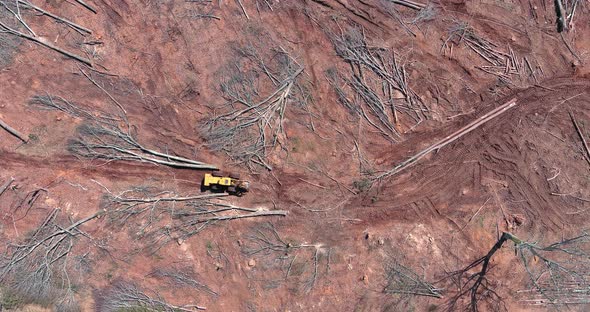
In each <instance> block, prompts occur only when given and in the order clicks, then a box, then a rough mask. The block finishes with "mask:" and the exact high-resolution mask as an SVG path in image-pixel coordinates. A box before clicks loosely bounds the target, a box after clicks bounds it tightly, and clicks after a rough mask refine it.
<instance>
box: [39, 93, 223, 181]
mask: <svg viewBox="0 0 590 312" xmlns="http://www.w3.org/2000/svg"><path fill="white" fill-rule="evenodd" d="M29 103H30V104H31V105H33V106H35V107H39V108H42V109H48V110H60V111H62V112H64V113H67V114H69V115H71V116H73V117H78V118H83V119H84V120H85V123H83V124H82V125H81V126H79V127H78V130H77V133H78V135H77V138H75V139H72V140H70V142H69V144H68V149H69V151H70V152H71V153H73V154H74V155H77V156H81V157H85V158H89V159H97V160H104V161H107V162H111V161H139V162H149V163H153V164H156V165H165V166H170V167H175V168H187V169H213V170H215V169H217V167H215V166H213V165H209V164H206V163H203V162H200V161H196V160H192V159H188V158H185V157H180V156H176V155H173V154H171V153H162V152H159V151H157V150H154V149H151V148H148V147H146V146H145V145H143V144H142V143H140V142H139V141H138V140H137V139H136V135H134V134H133V133H132V131H131V126H130V125H129V124H128V123H127V121H126V119H124V120H121V119H120V118H114V117H111V116H110V115H108V114H105V113H102V112H98V111H96V112H94V111H90V110H88V109H85V108H83V107H81V106H80V105H77V104H74V103H71V102H69V101H67V100H65V99H63V98H61V97H59V96H52V95H41V96H39V95H38V96H34V97H33V98H32V99H31V100H30V102H29ZM121 124H122V125H123V126H120V125H121Z"/></svg>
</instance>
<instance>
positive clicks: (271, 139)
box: [202, 44, 310, 170]
mask: <svg viewBox="0 0 590 312" xmlns="http://www.w3.org/2000/svg"><path fill="white" fill-rule="evenodd" d="M232 57H233V60H232V61H231V62H229V63H228V64H226V65H225V66H224V67H223V68H222V69H221V70H220V72H219V73H218V75H219V76H220V80H221V81H220V87H219V90H220V92H221V94H222V96H223V98H224V99H225V101H226V102H225V104H223V105H222V106H221V107H219V108H215V109H214V113H213V115H212V116H211V117H210V118H209V120H208V121H207V122H206V123H205V125H204V127H203V130H202V133H203V135H204V137H205V139H206V140H207V142H208V145H209V147H211V148H212V149H213V150H215V151H222V152H224V153H226V154H227V155H228V156H229V157H230V158H232V159H233V160H234V161H236V162H237V163H240V164H244V165H246V166H248V167H249V168H250V169H252V170H253V169H254V168H255V166H262V167H264V168H266V169H268V170H272V167H271V165H270V164H269V163H268V161H267V157H268V155H269V154H270V153H271V152H272V151H273V150H274V149H275V148H276V147H277V146H278V145H284V144H285V143H286V142H285V131H284V120H285V115H286V114H287V112H288V111H290V110H294V109H299V110H301V111H308V107H307V105H308V102H309V101H310V95H309V91H308V89H307V87H306V84H305V83H304V82H302V81H303V79H302V78H301V76H302V73H303V71H304V66H303V65H302V64H300V63H298V62H297V60H296V59H295V58H293V57H292V56H291V55H290V53H289V52H287V51H286V50H284V49H282V48H280V47H279V46H278V45H277V46H273V45H271V46H270V48H269V47H268V46H259V45H255V44H248V45H245V46H237V47H234V48H233V56H232Z"/></svg>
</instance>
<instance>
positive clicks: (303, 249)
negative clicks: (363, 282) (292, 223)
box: [242, 223, 331, 292]
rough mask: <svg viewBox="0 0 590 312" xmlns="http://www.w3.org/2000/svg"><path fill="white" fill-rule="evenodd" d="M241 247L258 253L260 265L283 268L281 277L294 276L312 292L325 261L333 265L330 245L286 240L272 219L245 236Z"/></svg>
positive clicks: (246, 252)
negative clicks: (271, 221)
mask: <svg viewBox="0 0 590 312" xmlns="http://www.w3.org/2000/svg"><path fill="white" fill-rule="evenodd" d="M246 239H247V241H246V242H245V243H244V245H243V246H242V247H243V248H242V251H243V253H244V254H245V255H247V256H251V257H252V256H256V257H258V259H260V260H261V263H262V264H261V266H266V267H268V268H274V267H276V266H278V267H279V268H280V270H281V271H282V276H281V277H280V278H279V280H281V281H283V282H287V281H290V280H292V279H295V280H296V281H297V283H298V284H299V285H301V286H302V289H303V290H304V291H306V292H309V291H310V290H311V289H312V288H313V287H314V286H315V285H316V284H317V281H318V279H319V278H320V275H323V274H324V273H323V272H321V271H323V269H321V268H320V266H321V265H322V264H321V263H322V262H324V263H325V265H326V273H327V271H329V266H330V252H331V249H330V248H327V247H326V246H323V245H322V244H319V243H317V244H307V243H296V242H293V241H287V240H285V239H284V238H283V237H281V235H280V234H279V233H278V232H277V230H276V229H275V227H274V226H273V225H272V223H263V224H261V225H259V226H257V227H256V228H255V229H254V231H253V232H252V233H251V234H249V235H248V236H247V237H246Z"/></svg>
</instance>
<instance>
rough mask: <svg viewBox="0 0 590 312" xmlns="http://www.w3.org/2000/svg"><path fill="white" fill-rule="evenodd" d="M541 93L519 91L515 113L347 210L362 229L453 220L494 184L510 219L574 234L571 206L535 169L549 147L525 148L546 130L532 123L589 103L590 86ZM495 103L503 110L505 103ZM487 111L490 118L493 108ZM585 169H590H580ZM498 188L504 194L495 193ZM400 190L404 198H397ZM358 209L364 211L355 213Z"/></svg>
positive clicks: (562, 120)
mask: <svg viewBox="0 0 590 312" xmlns="http://www.w3.org/2000/svg"><path fill="white" fill-rule="evenodd" d="M543 86H544V88H539V87H531V88H528V89H525V90H522V91H520V92H518V93H517V94H516V97H517V98H518V103H519V104H518V106H517V107H516V108H514V109H513V110H512V111H510V112H507V113H506V114H505V115H502V116H500V117H499V118H497V119H495V120H492V121H490V122H489V123H487V124H485V125H483V126H482V127H480V129H477V130H475V131H474V132H472V133H470V134H468V135H466V136H465V137H463V138H461V139H460V140H459V141H457V142H454V143H453V144H452V145H451V146H448V147H445V148H443V149H442V150H441V151H439V152H438V153H437V154H434V155H430V158H429V160H426V161H424V162H422V163H419V164H418V165H416V166H415V167H414V168H411V169H409V170H407V171H406V172H405V173H402V174H400V175H397V176H394V177H392V178H391V179H389V181H385V182H384V184H383V185H381V186H380V187H379V191H378V192H377V194H375V195H374V196H376V197H377V198H378V200H377V202H375V203H373V202H371V200H374V199H372V196H364V197H365V198H364V199H359V200H356V201H353V202H352V203H351V204H350V205H348V207H347V210H348V211H349V213H352V214H353V215H355V217H356V218H359V219H361V220H363V222H362V223H360V224H359V226H361V227H363V226H367V225H375V224H379V223H386V222H390V221H391V220H392V219H394V220H395V219H397V220H400V221H405V222H425V221H427V220H428V219H435V218H440V217H441V216H443V217H445V216H448V215H449V214H450V213H455V212H456V209H457V208H459V207H461V205H462V204H466V203H467V202H468V201H470V200H472V199H474V198H477V199H482V198H483V199H484V200H485V198H488V197H489V196H490V194H493V193H492V188H491V185H490V183H496V186H494V187H496V189H497V191H498V196H499V198H500V200H502V201H503V203H502V204H503V205H504V206H505V207H506V208H507V214H509V218H510V217H512V216H514V215H515V214H522V215H524V217H525V222H524V224H522V228H523V229H525V230H527V231H530V230H533V229H537V230H539V229H543V228H552V229H556V228H564V227H566V226H567V227H569V226H570V225H569V224H570V223H571V222H573V220H570V219H571V218H570V217H568V216H566V215H565V214H564V213H563V210H564V207H568V208H571V207H572V205H571V204H568V202H567V201H566V200H565V199H563V198H561V197H557V196H552V195H551V189H550V185H549V183H548V181H547V179H546V177H545V176H542V175H540V174H539V173H538V172H537V171H535V170H534V168H533V165H534V163H535V162H537V161H545V157H546V156H547V155H539V153H538V152H537V148H536V147H535V145H536V146H542V145H547V144H549V143H548V142H547V140H544V139H543V138H542V137H536V138H534V139H533V141H530V140H529V141H526V140H525V136H526V133H527V131H530V130H531V129H532V128H533V127H540V126H541V125H539V124H537V123H536V122H534V121H533V118H535V117H534V116H544V115H545V113H546V112H547V111H548V110H549V109H550V108H551V107H553V106H554V105H555V103H557V102H561V101H563V99H565V98H568V97H571V96H572V95H575V94H579V93H585V96H582V97H584V99H583V100H584V101H589V100H590V80H587V79H566V78H562V79H555V80H552V81H549V82H545V83H544V84H543ZM550 89H551V90H550ZM510 97H514V95H512V96H510ZM580 100H581V99H580ZM496 102H497V103H503V101H502V100H499V101H496ZM561 109H566V108H565V107H563V108H561ZM576 109H577V110H579V111H583V112H585V113H587V112H589V111H590V107H589V106H587V105H586V106H584V105H577V107H576ZM481 110H482V111H488V110H489V108H487V109H483V108H482V109H481ZM479 115H481V113H480V114H479ZM472 119H473V117H472V118H469V120H467V122H469V121H470V120H472ZM552 122H553V123H554V125H553V126H558V127H559V128H560V129H561V131H562V132H564V133H568V137H569V133H570V132H572V131H573V129H570V128H571V127H572V125H571V121H570V120H569V119H567V114H560V115H559V118H553V120H552ZM463 123H465V122H463ZM460 126H461V125H457V128H458V127H460ZM531 144H532V145H533V146H531ZM547 157H549V156H547ZM581 164H582V162H580V163H579V165H581ZM569 165H571V166H576V165H578V164H574V163H572V164H569ZM584 165H586V164H585V163H584ZM433 168H434V169H433ZM584 169H587V168H580V170H584ZM494 181H495V182H494ZM498 182H499V183H500V184H501V186H500V187H497V185H498V184H497V183H498ZM466 188H470V194H469V196H468V198H465V197H464V196H463V195H464V194H462V190H464V189H466ZM400 190H401V193H398V192H396V191H400ZM492 199H493V198H492ZM423 202H431V203H432V206H433V207H432V208H429V209H420V210H419V211H416V209H417V207H424V205H423V204H421V203H423ZM490 202H492V201H490ZM493 202H494V203H493V205H494V206H495V207H494V208H492V209H499V207H500V206H499V205H500V203H497V202H496V200H493ZM359 206H364V207H363V209H357V208H356V207H359ZM437 215H438V216H437ZM467 217H468V216H467ZM527 221H529V222H527ZM530 221H532V222H530Z"/></svg>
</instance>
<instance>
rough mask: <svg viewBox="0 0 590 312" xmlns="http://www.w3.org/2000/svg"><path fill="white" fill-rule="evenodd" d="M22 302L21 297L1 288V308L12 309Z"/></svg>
mask: <svg viewBox="0 0 590 312" xmlns="http://www.w3.org/2000/svg"><path fill="white" fill-rule="evenodd" d="M23 304H24V302H23V298H21V297H20V296H18V295H17V294H15V293H14V292H12V291H10V290H5V289H2V290H1V291H0V307H1V308H2V309H7V310H12V309H16V308H18V307H20V306H22V305H23Z"/></svg>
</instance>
